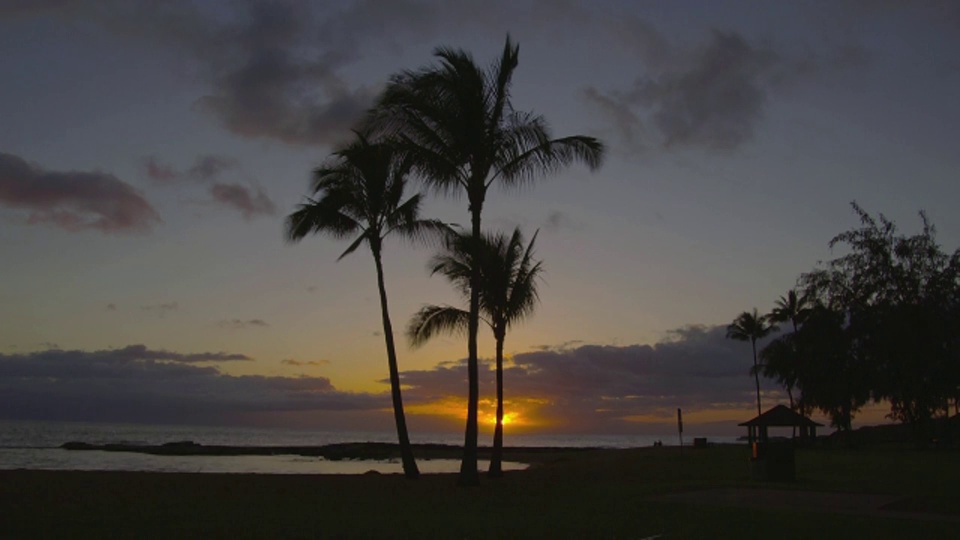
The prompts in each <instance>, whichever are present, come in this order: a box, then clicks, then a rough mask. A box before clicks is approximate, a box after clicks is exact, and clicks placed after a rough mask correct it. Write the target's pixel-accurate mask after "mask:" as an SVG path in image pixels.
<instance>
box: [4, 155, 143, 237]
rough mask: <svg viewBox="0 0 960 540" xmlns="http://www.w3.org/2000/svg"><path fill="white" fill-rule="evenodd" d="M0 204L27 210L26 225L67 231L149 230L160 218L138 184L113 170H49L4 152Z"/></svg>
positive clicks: (111, 231) (110, 231)
mask: <svg viewBox="0 0 960 540" xmlns="http://www.w3.org/2000/svg"><path fill="white" fill-rule="evenodd" d="M0 206H5V207H7V208H13V209H23V210H26V211H27V212H28V213H29V214H28V216H27V223H28V224H38V223H47V224H51V225H54V226H56V227H60V228H62V229H64V230H67V231H82V230H87V229H93V230H97V231H100V232H104V233H114V232H147V231H150V230H151V229H152V228H153V226H154V225H155V224H157V223H160V222H161V220H160V215H159V214H158V213H157V211H156V210H154V208H153V206H151V205H150V203H149V202H147V200H146V199H145V198H144V197H143V196H142V195H141V194H140V193H139V192H138V191H137V190H136V189H134V188H133V187H132V186H130V184H127V183H126V182H123V181H122V180H120V179H118V178H117V177H116V176H113V175H112V174H107V173H102V172H79V171H69V172H58V171H48V170H44V169H43V168H41V167H40V166H39V165H36V164H31V163H28V162H27V161H25V160H24V159H22V158H20V157H18V156H14V155H12V154H5V153H2V152H0Z"/></svg>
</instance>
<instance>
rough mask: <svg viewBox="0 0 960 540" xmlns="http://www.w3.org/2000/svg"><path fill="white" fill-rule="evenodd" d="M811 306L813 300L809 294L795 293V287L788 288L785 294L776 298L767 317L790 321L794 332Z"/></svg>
mask: <svg viewBox="0 0 960 540" xmlns="http://www.w3.org/2000/svg"><path fill="white" fill-rule="evenodd" d="M812 308H813V302H812V301H811V300H810V296H809V295H807V294H803V295H797V290H796V289H790V290H789V291H787V295H786V296H781V297H780V298H778V299H777V301H776V303H775V304H774V307H773V311H771V312H770V315H768V318H769V319H770V320H771V321H773V322H778V323H784V322H787V321H790V322H791V323H792V324H793V333H794V334H796V333H797V330H799V328H800V325H801V324H803V321H804V320H806V318H807V316H809V314H810V310H811V309H812Z"/></svg>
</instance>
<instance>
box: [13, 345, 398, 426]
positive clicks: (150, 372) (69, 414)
mask: <svg viewBox="0 0 960 540" xmlns="http://www.w3.org/2000/svg"><path fill="white" fill-rule="evenodd" d="M226 360H249V358H248V357H247V356H245V355H242V354H228V353H174V352H169V351H163V350H152V349H148V348H146V347H145V346H143V345H131V346H129V347H125V348H123V349H117V350H106V351H92V352H87V351H60V350H46V351H40V352H34V353H29V354H0V417H4V418H18V419H51V420H92V421H135V422H164V423H182V424H187V423H213V422H215V423H230V422H236V421H237V420H238V418H242V417H244V415H250V414H257V413H278V412H284V411H304V412H313V411H321V412H322V411H332V412H337V413H341V412H349V411H374V412H376V411H381V410H383V409H387V408H389V398H388V396H387V395H386V394H383V395H374V394H353V393H348V392H341V391H338V390H337V389H336V388H334V386H333V385H332V384H331V383H330V380H329V379H327V378H325V377H296V378H291V377H266V376H232V375H227V374H224V373H222V372H221V371H220V370H219V369H217V368H216V367H214V366H209V365H207V366H198V365H195V364H196V363H198V362H200V363H203V362H222V361H226ZM378 414H379V413H378ZM384 416H385V415H384Z"/></svg>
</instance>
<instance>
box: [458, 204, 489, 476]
mask: <svg viewBox="0 0 960 540" xmlns="http://www.w3.org/2000/svg"><path fill="white" fill-rule="evenodd" d="M482 205H483V201H482V200H480V201H477V200H474V197H471V201H470V221H471V225H472V227H471V229H472V230H471V232H472V236H473V241H472V242H471V249H472V251H473V253H472V254H471V257H472V258H473V261H474V262H473V265H472V266H473V268H471V270H470V317H469V318H468V319H467V384H468V393H467V427H466V433H465V434H464V441H463V459H462V461H461V462H460V477H459V480H458V481H457V483H458V484H460V485H461V486H475V485H479V484H480V476H479V474H478V473H477V435H478V433H477V408H478V406H479V402H480V382H479V378H480V370H479V368H478V360H477V333H478V331H479V328H480V265H479V263H478V259H479V258H480V209H481V207H482Z"/></svg>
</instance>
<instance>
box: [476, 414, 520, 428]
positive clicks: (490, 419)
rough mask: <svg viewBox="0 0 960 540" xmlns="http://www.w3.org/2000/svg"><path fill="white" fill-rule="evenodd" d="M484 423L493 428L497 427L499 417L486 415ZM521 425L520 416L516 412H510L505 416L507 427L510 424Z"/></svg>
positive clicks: (504, 422) (504, 420)
mask: <svg viewBox="0 0 960 540" xmlns="http://www.w3.org/2000/svg"><path fill="white" fill-rule="evenodd" d="M484 423H486V424H489V425H491V426H495V425H497V416H496V415H494V414H491V415H486V417H485V418H484ZM518 423H520V415H519V414H517V413H515V412H508V413H504V414H503V425H505V426H507V425H510V424H518Z"/></svg>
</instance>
